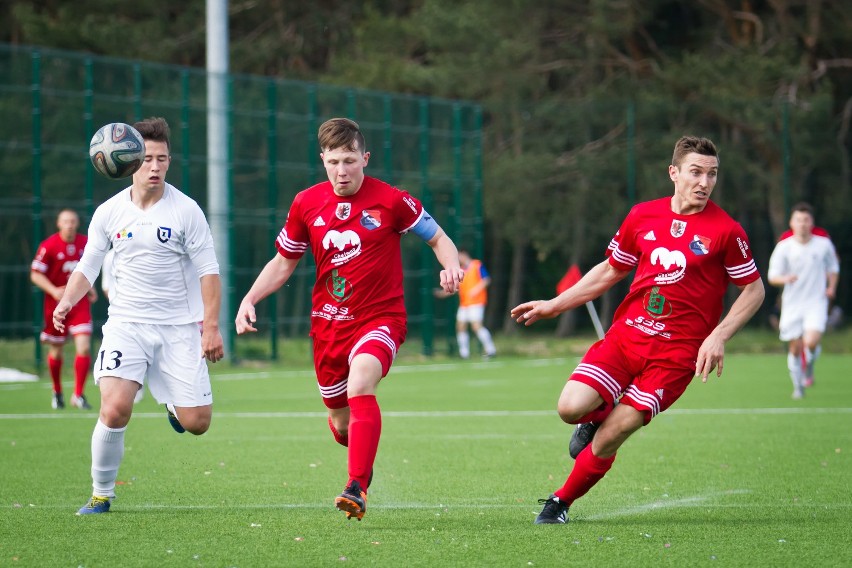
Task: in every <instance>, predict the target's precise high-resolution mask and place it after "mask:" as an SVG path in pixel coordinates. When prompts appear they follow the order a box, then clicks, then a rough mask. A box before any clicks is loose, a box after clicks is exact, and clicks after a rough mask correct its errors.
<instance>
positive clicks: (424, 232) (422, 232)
mask: <svg viewBox="0 0 852 568" xmlns="http://www.w3.org/2000/svg"><path fill="white" fill-rule="evenodd" d="M438 228H439V227H438V223H437V222H435V220H434V219H433V218H432V216H431V215H429V213H427V212H426V210H425V209H424V210H423V215H421V216H420V220H419V221H417V224H416V225H414V226H413V227H411V232H412V233H414V234H415V235H417V236H418V237H420V238H421V239H423V240H424V241H428V240H430V239H431V238H432V237H434V236H435V233H437V232H438Z"/></svg>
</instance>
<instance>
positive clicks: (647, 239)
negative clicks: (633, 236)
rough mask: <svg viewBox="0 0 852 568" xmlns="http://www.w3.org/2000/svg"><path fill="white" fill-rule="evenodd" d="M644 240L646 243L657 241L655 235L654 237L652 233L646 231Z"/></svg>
mask: <svg viewBox="0 0 852 568" xmlns="http://www.w3.org/2000/svg"><path fill="white" fill-rule="evenodd" d="M644 239H645V240H646V241H656V240H657V237H656V235H654V231H648V232H647V233H646V234H645V237H644Z"/></svg>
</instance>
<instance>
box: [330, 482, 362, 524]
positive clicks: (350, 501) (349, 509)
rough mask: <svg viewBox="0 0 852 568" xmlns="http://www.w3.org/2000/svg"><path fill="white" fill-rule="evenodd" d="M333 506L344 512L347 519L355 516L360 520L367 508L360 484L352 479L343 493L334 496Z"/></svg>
mask: <svg viewBox="0 0 852 568" xmlns="http://www.w3.org/2000/svg"><path fill="white" fill-rule="evenodd" d="M334 506H335V507H337V508H338V509H340V510H341V511H343V512H344V513H346V519H347V520H348V519H351V518H352V517H355V518H356V519H358V520H359V521H360V520H361V519H363V518H364V512H365V511H366V510H367V494H366V493H365V492H364V490H363V489H361V484H360V483H358V482H357V481H354V480H353V481H352V482H351V483H350V484H349V485H348V486H347V487H346V489H344V490H343V493H341V494H340V495H338V496H337V498H335V500H334Z"/></svg>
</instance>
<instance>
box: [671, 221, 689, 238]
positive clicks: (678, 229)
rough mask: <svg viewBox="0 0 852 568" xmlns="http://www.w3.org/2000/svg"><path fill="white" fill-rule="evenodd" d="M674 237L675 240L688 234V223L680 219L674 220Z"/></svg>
mask: <svg viewBox="0 0 852 568" xmlns="http://www.w3.org/2000/svg"><path fill="white" fill-rule="evenodd" d="M671 232H672V236H673V237H674V238H678V237H682V236H683V234H684V233H685V232H686V221H679V220H678V219H672V228H671Z"/></svg>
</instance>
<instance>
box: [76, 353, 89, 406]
mask: <svg viewBox="0 0 852 568" xmlns="http://www.w3.org/2000/svg"><path fill="white" fill-rule="evenodd" d="M91 365H92V358H91V357H90V356H89V355H77V356H76V357H75V358H74V396H83V387H84V386H86V375H88V374H89V367H90V366H91Z"/></svg>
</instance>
